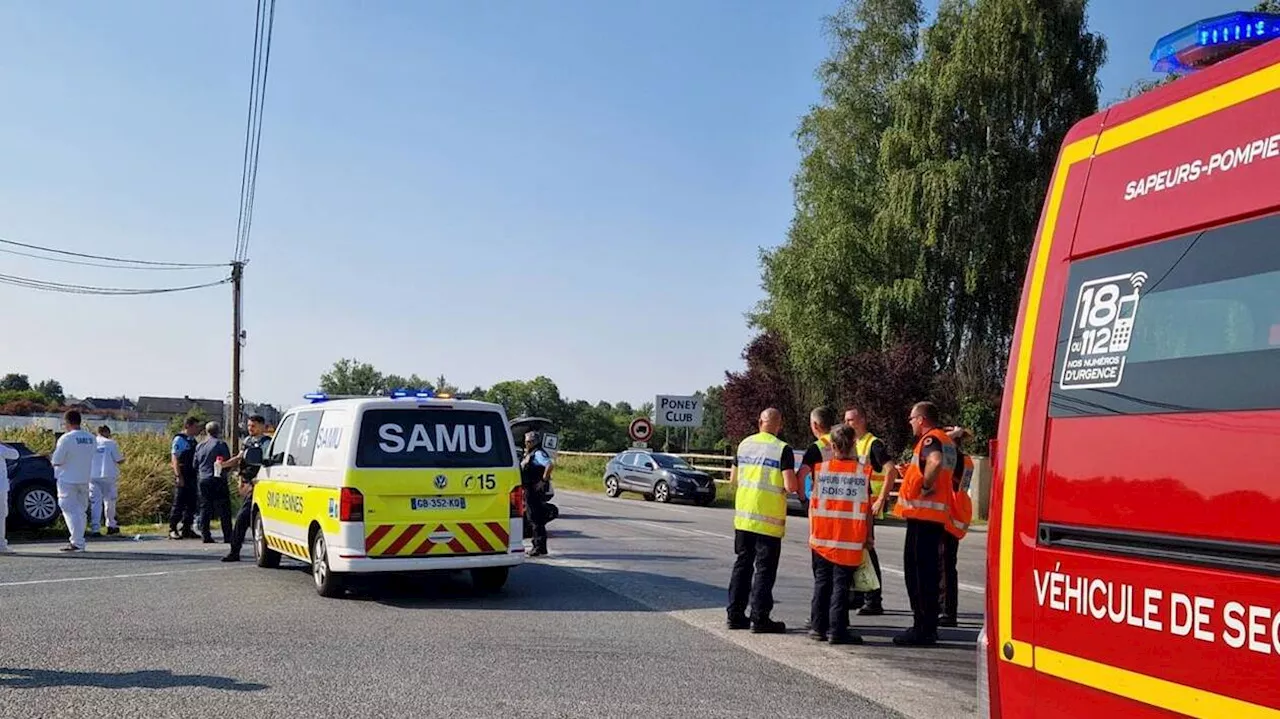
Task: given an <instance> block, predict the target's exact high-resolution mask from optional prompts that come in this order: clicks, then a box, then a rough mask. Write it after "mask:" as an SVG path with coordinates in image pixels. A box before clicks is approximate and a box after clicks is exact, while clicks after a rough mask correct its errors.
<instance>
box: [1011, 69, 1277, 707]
mask: <svg viewBox="0 0 1280 719" xmlns="http://www.w3.org/2000/svg"><path fill="white" fill-rule="evenodd" d="M1276 90H1280V63H1278V64H1276V65H1272V66H1270V67H1267V68H1263V69H1261V70H1258V71H1256V72H1253V73H1251V74H1249V75H1246V76H1244V77H1241V78H1239V79H1236V80H1232V81H1231V82H1227V83H1224V84H1222V85H1219V86H1217V87H1212V88H1209V89H1208V90H1205V91H1204V92H1202V93H1200V94H1199V95H1194V96H1192V97H1189V98H1187V99H1185V100H1181V101H1179V102H1176V103H1174V104H1172V105H1169V106H1168V107H1164V108H1161V109H1159V110H1155V111H1153V112H1150V113H1147V114H1146V115H1143V116H1141V117H1137V118H1134V119H1133V120H1130V121H1129V122H1126V123H1124V124H1122V125H1117V126H1115V127H1111V128H1105V129H1104V130H1103V131H1102V132H1101V134H1099V135H1093V136H1090V137H1087V138H1084V139H1082V140H1078V141H1076V142H1073V143H1071V144H1070V145H1068V146H1066V147H1065V148H1063V150H1062V154H1061V156H1060V157H1059V158H1058V165H1057V167H1056V168H1055V169H1054V179H1053V185H1052V187H1051V189H1050V194H1049V199H1048V204H1047V205H1046V209H1045V221H1044V226H1043V227H1041V229H1040V235H1041V237H1040V247H1039V248H1038V250H1037V252H1036V255H1035V258H1034V261H1033V263H1032V265H1031V268H1030V269H1031V282H1030V285H1029V287H1028V292H1027V306H1026V311H1025V315H1024V318H1023V323H1022V336H1021V342H1020V343H1019V345H1018V352H1017V356H1016V362H1017V364H1016V365H1015V366H1014V385H1013V394H1012V396H1011V400H1012V405H1011V406H1010V408H1009V439H1008V443H1007V447H1006V448H1005V460H1004V461H1005V463H1004V476H1003V478H1002V479H1003V481H1002V490H1001V491H1002V495H1001V496H1002V499H1001V507H1000V571H999V574H998V577H997V585H998V586H997V587H996V601H997V609H998V616H999V625H1000V626H999V637H998V639H999V645H998V646H997V647H996V656H997V657H999V661H1002V662H1007V663H1011V664H1016V665H1018V666H1022V667H1028V668H1033V669H1035V670H1036V671H1040V672H1043V673H1045V674H1048V675H1051V676H1055V677H1058V678H1060V679H1065V680H1067V681H1071V682H1076V683H1077V684H1082V685H1085V686H1089V687H1094V688H1096V689H1100V690H1102V691H1106V692H1110V693H1112V694H1115V695H1117V696H1122V697H1125V698H1127V699H1132V700H1134V701H1138V702H1142V703H1143V704H1149V705H1151V706H1155V707H1161V708H1163V709H1166V710H1169V711H1174V712H1179V713H1181V714H1186V715H1188V716H1194V717H1223V716H1229V717H1232V718H1233V719H1235V718H1236V717H1242V718H1243V717H1250V718H1252V717H1259V718H1262V717H1267V718H1269V719H1280V711H1278V710H1275V709H1269V708H1267V707H1262V706H1258V705H1256V704H1250V703H1247V702H1243V701H1240V700H1238V699H1232V698H1230V697H1225V696H1222V695H1220V694H1214V693H1213V692H1209V691H1205V690H1202V689H1197V688H1195V687H1189V686H1184V685H1181V684H1175V683H1172V682H1168V681H1166V680H1163V679H1158V678H1156V677H1151V676H1147V675H1145V674H1139V673H1137V672H1132V671H1129V670H1127V669H1121V668H1119V667H1115V666H1111V665H1108V664H1102V663H1100V662H1095V661H1092V660H1088V659H1084V658H1081V657H1076V656H1072V655H1069V654H1064V653H1062V652H1057V651H1054V650H1051V649H1046V648H1042V647H1036V646H1034V645H1033V644H1032V643H1030V642H1027V641H1021V640H1018V639H1015V638H1014V636H1013V549H1014V543H1015V540H1016V538H1017V533H1016V531H1015V525H1014V520H1015V518H1016V512H1015V509H1016V507H1017V494H1018V466H1019V463H1020V459H1021V453H1022V424H1023V422H1024V421H1025V419H1026V409H1027V406H1026V405H1027V384H1028V382H1029V377H1030V374H1031V361H1032V356H1033V351H1034V345H1035V332H1036V323H1037V321H1038V320H1039V317H1040V303H1041V301H1042V299H1043V295H1044V281H1045V274H1046V272H1047V269H1048V263H1049V256H1050V254H1051V252H1050V250H1051V249H1052V246H1053V240H1054V234H1055V230H1056V225H1057V221H1058V213H1059V211H1060V210H1061V207H1062V198H1063V196H1064V195H1065V194H1066V188H1067V176H1068V175H1069V173H1070V171H1071V169H1072V167H1073V166H1074V165H1076V164H1077V163H1079V162H1083V161H1085V160H1088V159H1090V158H1091V157H1093V156H1094V155H1095V154H1096V155H1102V154H1105V153H1107V152H1111V151H1112V150H1117V149H1119V148H1121V147H1125V146H1127V145H1130V144H1132V143H1135V142H1138V141H1139V140H1144V139H1146V138H1149V137H1151V136H1153V135H1156V134H1159V133H1161V132H1164V131H1166V130H1169V129H1171V128H1174V127H1178V126H1180V125H1184V124H1186V123H1188V122H1192V121H1194V120H1198V119H1200V118H1203V117H1206V116H1208V115H1211V114H1213V113H1215V112H1218V111H1220V110H1224V109H1226V108H1229V107H1232V106H1235V105H1238V104H1240V103H1242V102H1246V101H1248V100H1252V99H1254V98H1257V97H1261V96H1262V95H1265V94H1267V93H1269V92H1274V91H1276ZM1007 650H1011V653H1012V657H1009V656H1007V653H1008V652H1007Z"/></svg>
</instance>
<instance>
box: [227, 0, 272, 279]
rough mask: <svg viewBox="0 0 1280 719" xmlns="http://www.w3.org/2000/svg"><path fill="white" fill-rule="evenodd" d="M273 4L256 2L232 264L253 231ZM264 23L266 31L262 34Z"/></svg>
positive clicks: (240, 257) (246, 250)
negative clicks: (247, 109) (238, 210)
mask: <svg viewBox="0 0 1280 719" xmlns="http://www.w3.org/2000/svg"><path fill="white" fill-rule="evenodd" d="M275 18H276V2H275V0H270V5H269V6H268V5H267V0H258V8H257V14H256V15H255V18H254V27H253V63H252V69H251V71H250V76H249V112H248V117H247V119H246V120H245V127H244V158H243V160H242V163H243V164H242V166H241V171H240V215H239V218H238V219H237V221H236V249H235V255H234V258H235V261H236V262H244V260H245V258H246V257H247V256H248V254H249V232H250V230H251V228H252V227H253V203H254V197H255V195H256V191H257V186H258V159H259V156H260V152H261V147H262V111H263V107H264V105H265V104H266V99H267V75H268V73H269V72H270V69H271V37H272V31H273V30H274V28H275ZM264 21H265V31H264V27H263V26H264Z"/></svg>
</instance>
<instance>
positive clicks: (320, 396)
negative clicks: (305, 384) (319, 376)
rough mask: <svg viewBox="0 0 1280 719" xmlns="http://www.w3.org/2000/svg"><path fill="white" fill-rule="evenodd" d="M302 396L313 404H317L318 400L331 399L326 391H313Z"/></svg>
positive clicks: (325, 400)
mask: <svg viewBox="0 0 1280 719" xmlns="http://www.w3.org/2000/svg"><path fill="white" fill-rule="evenodd" d="M302 398H303V399H305V400H307V401H309V402H310V403H311V404H315V403H317V402H327V401H328V400H329V395H327V394H325V393H324V392H311V393H309V394H304V395H302Z"/></svg>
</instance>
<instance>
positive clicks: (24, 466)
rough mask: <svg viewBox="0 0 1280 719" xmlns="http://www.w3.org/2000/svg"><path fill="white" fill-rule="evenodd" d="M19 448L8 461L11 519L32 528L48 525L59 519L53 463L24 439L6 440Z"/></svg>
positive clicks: (14, 522)
mask: <svg viewBox="0 0 1280 719" xmlns="http://www.w3.org/2000/svg"><path fill="white" fill-rule="evenodd" d="M5 444H6V445H8V446H10V447H13V448H14V449H16V450H18V455H19V456H18V458H17V459H11V460H7V461H6V462H5V465H6V467H7V468H8V470H9V522H10V523H11V524H14V525H15V526H21V527H26V528H29V529H41V528H43V527H48V526H49V525H51V524H53V523H54V522H55V521H57V519H58V484H57V482H56V481H54V478H53V464H52V463H51V462H50V461H49V458H48V457H46V456H44V455H43V454H36V453H35V452H32V451H31V449H30V448H29V447H27V445H25V444H22V443H21V442H5Z"/></svg>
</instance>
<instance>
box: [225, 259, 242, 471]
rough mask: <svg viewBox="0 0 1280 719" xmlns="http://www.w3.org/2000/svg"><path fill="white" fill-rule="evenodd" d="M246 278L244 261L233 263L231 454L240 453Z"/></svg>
mask: <svg viewBox="0 0 1280 719" xmlns="http://www.w3.org/2000/svg"><path fill="white" fill-rule="evenodd" d="M243 279H244V263H243V262H239V261H237V262H232V263H231V426H230V427H229V428H228V429H229V430H230V433H231V454H232V455H233V456H234V455H237V454H239V453H240V347H241V344H242V343H243V341H244V330H243V329H241V320H240V306H241V302H240V285H241V282H242V281H243Z"/></svg>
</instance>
